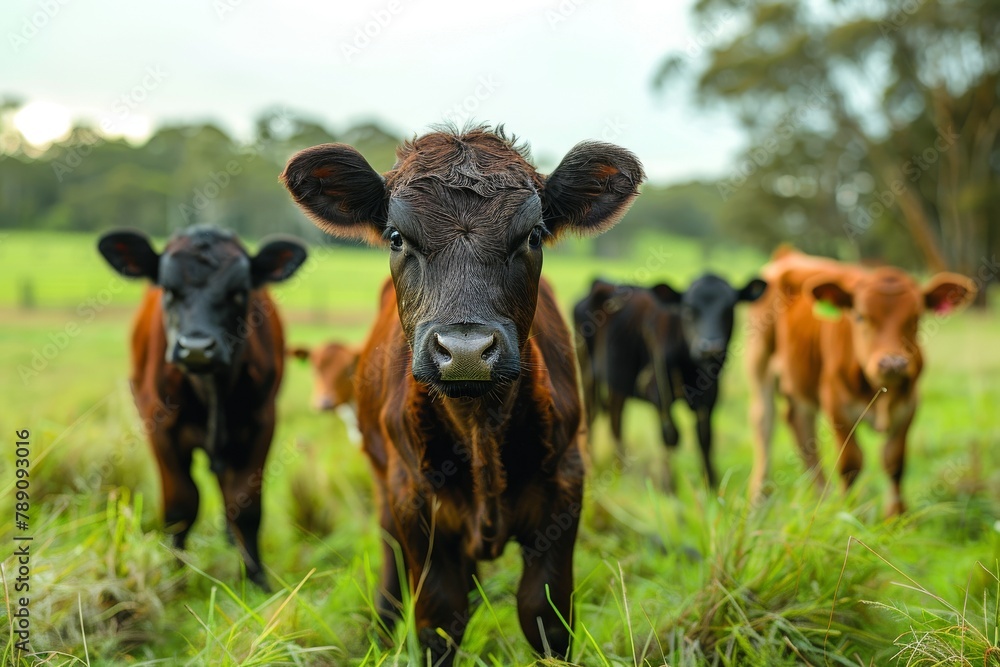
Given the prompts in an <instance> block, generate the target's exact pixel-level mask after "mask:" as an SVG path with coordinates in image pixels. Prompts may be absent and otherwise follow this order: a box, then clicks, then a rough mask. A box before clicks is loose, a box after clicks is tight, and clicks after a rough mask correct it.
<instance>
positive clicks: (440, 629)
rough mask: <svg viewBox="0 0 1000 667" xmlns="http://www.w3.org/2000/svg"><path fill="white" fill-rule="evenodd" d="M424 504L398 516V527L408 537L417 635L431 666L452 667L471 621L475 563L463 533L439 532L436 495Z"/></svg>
mask: <svg viewBox="0 0 1000 667" xmlns="http://www.w3.org/2000/svg"><path fill="white" fill-rule="evenodd" d="M396 502H397V503H398V500H397V501H396ZM396 506H397V507H398V506H399V505H398V504H397V505H396ZM422 508H423V509H422V510H421V511H419V512H403V513H401V514H398V515H397V516H396V528H397V531H398V534H399V535H400V536H401V537H402V538H403V540H402V541H403V551H404V560H405V562H406V568H407V574H408V576H409V586H410V591H411V592H412V594H413V596H414V601H413V606H414V622H415V625H416V629H417V636H418V637H419V639H420V643H421V645H422V646H423V647H425V649H426V650H428V651H429V652H430V656H431V660H430V663H429V664H431V665H435V667H450V665H451V664H452V662H454V660H455V655H456V653H457V652H458V646H459V645H461V643H462V637H463V636H464V635H465V628H466V626H467V625H468V623H469V616H470V611H469V591H470V588H471V586H472V582H473V581H474V575H475V570H476V566H475V562H474V561H473V560H472V559H471V558H469V557H468V556H467V555H466V554H465V552H464V550H463V549H462V541H461V539H460V538H459V537H457V536H453V535H444V534H440V533H439V532H438V531H437V528H436V525H435V521H434V517H433V514H434V509H433V508H434V502H433V497H432V498H431V499H429V500H428V501H427V502H426V504H422ZM383 574H384V571H383Z"/></svg>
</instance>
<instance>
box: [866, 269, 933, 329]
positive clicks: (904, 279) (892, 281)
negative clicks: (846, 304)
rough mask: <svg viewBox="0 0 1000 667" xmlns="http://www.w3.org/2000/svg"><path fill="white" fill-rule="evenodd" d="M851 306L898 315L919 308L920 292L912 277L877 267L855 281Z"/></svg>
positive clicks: (889, 316) (910, 313) (919, 310)
mask: <svg viewBox="0 0 1000 667" xmlns="http://www.w3.org/2000/svg"><path fill="white" fill-rule="evenodd" d="M854 299H855V307H856V308H857V309H858V310H859V311H863V312H865V313H867V314H869V315H871V316H875V317H879V318H883V319H897V318H899V319H901V318H906V317H911V316H914V315H920V314H921V313H922V312H923V295H922V293H921V291H920V288H919V287H918V286H917V284H916V282H914V280H913V278H911V277H910V276H909V275H907V274H906V273H905V272H903V271H900V270H898V269H891V268H885V269H879V270H877V271H875V272H873V273H872V274H871V275H870V276H867V277H866V278H865V279H862V280H861V281H859V283H858V285H857V287H856V289H855V295H854Z"/></svg>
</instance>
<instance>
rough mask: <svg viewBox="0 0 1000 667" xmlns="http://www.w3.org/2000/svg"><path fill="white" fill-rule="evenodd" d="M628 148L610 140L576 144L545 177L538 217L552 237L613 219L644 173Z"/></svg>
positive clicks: (597, 227)
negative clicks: (542, 220)
mask: <svg viewBox="0 0 1000 667" xmlns="http://www.w3.org/2000/svg"><path fill="white" fill-rule="evenodd" d="M645 177H646V176H645V174H644V173H643V171H642V164H640V163H639V160H638V159H637V158H636V157H635V155H633V154H632V153H631V152H629V151H627V150H625V149H624V148H619V147H618V146H614V145H612V144H605V143H600V142H596V141H587V142H583V143H580V144H577V145H576V146H575V147H574V148H573V149H572V150H570V152H569V153H567V154H566V157H564V158H563V159H562V162H560V163H559V166H558V167H556V170H555V171H553V172H552V173H551V174H550V175H549V176H548V178H546V179H545V185H544V188H543V190H542V217H543V219H544V221H545V226H546V227H548V229H549V231H550V232H551V233H552V235H553V237H558V236H559V235H560V234H562V233H563V232H565V231H567V230H572V231H575V232H577V233H579V234H587V235H593V234H599V233H601V232H603V231H606V230H608V229H610V228H611V227H613V226H614V225H615V223H616V222H618V221H619V220H620V219H621V217H622V216H623V215H625V212H626V211H628V209H629V206H631V205H632V201H633V200H634V199H635V197H636V195H638V194H639V184H640V183H642V181H643V179H645Z"/></svg>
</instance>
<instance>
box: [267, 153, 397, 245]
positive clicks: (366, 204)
mask: <svg viewBox="0 0 1000 667" xmlns="http://www.w3.org/2000/svg"><path fill="white" fill-rule="evenodd" d="M281 182H282V183H284V185H285V187H286V188H288V191H289V192H290V193H292V199H294V200H295V203H296V204H298V205H299V207H300V208H301V209H302V210H303V211H305V213H306V215H308V216H309V218H310V219H311V220H312V221H313V223H315V225H316V226H317V227H319V228H320V229H322V230H323V231H324V232H326V233H327V234H332V235H334V236H343V237H346V238H353V239H361V240H364V241H367V242H368V243H371V244H373V245H374V244H376V243H378V242H379V241H380V239H381V237H382V231H383V230H384V229H385V221H386V214H387V205H388V199H387V197H386V189H385V180H384V179H383V178H382V177H381V176H380V175H379V174H378V172H376V171H375V170H374V169H372V167H371V165H370V164H368V162H367V161H366V160H365V159H364V158H363V157H362V156H361V153H359V152H358V151H356V150H355V149H354V148H352V147H350V146H347V145H345V144H323V145H321V146H313V147H312V148H307V149H305V150H303V151H299V152H298V153H296V154H295V155H293V156H292V159H291V160H289V161H288V164H287V165H285V170H284V171H283V172H281Z"/></svg>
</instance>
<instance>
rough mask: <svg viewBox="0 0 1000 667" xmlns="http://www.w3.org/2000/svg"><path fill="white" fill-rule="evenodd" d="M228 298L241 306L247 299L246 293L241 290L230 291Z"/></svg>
mask: <svg viewBox="0 0 1000 667" xmlns="http://www.w3.org/2000/svg"><path fill="white" fill-rule="evenodd" d="M229 299H230V300H231V301H232V302H233V303H235V304H236V305H237V306H242V305H243V304H244V303H246V301H247V295H246V294H244V293H243V292H241V291H236V292H230V293H229Z"/></svg>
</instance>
